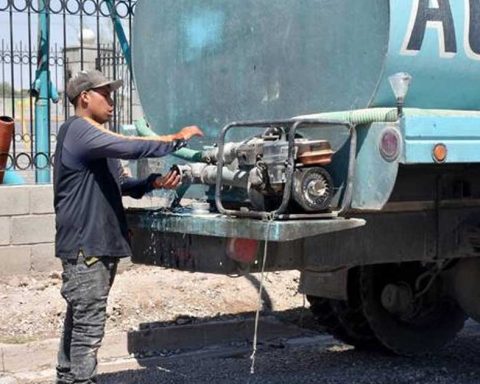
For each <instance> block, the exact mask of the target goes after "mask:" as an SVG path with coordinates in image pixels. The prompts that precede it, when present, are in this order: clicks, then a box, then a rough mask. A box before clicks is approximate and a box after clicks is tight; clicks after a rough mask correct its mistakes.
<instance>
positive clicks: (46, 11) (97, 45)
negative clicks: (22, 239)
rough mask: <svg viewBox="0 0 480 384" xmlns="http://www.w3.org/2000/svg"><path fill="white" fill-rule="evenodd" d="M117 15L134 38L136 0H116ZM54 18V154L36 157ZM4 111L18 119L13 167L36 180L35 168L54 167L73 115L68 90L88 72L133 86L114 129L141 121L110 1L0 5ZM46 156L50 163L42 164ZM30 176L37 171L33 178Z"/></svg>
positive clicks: (122, 98) (122, 95) (8, 0)
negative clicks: (39, 83)
mask: <svg viewBox="0 0 480 384" xmlns="http://www.w3.org/2000/svg"><path fill="white" fill-rule="evenodd" d="M111 3H112V4H113V8H112V12H115V13H116V16H117V17H118V18H119V19H120V20H121V23H122V25H123V27H124V29H125V31H126V34H127V37H130V36H131V26H132V19H133V16H134V13H135V6H136V1H135V0H112V1H111ZM41 14H43V15H48V17H49V19H50V28H49V32H50V49H49V51H48V53H47V58H48V59H47V60H48V69H49V79H50V81H51V83H52V84H53V86H54V88H55V89H56V90H57V91H58V95H59V98H58V102H54V101H53V100H50V101H49V103H48V108H49V113H48V137H49V138H50V140H49V148H48V151H47V153H36V152H35V140H36V137H35V124H36V121H35V102H36V99H35V93H34V92H32V89H33V84H34V82H35V79H36V71H37V68H38V65H39V63H38V61H39V60H38V57H39V55H40V53H39V52H38V47H39V44H40V42H39V36H40V32H39V29H40V28H39V25H41V24H40V21H39V17H40V15H41ZM0 25H1V28H0V42H1V45H0V113H1V114H2V115H7V116H10V117H12V118H13V119H14V120H15V129H14V134H13V137H12V143H11V150H10V153H9V156H8V158H9V160H8V162H7V166H6V168H7V170H8V169H10V170H14V171H15V172H22V175H25V178H26V179H27V180H26V182H29V183H31V182H34V180H33V178H34V177H33V174H34V171H35V170H36V169H38V168H42V167H50V166H51V165H52V164H53V161H54V159H53V156H52V154H53V152H54V148H55V143H56V134H57V132H58V129H59V127H60V125H61V124H62V123H63V122H64V121H65V120H66V119H67V118H68V117H69V116H70V115H71V114H72V113H73V109H72V106H71V105H69V103H68V99H67V98H66V95H65V92H64V89H65V85H66V83H67V81H68V79H69V78H70V77H71V76H73V75H74V74H75V73H76V72H77V71H79V70H83V69H93V68H96V69H99V70H101V71H103V72H104V74H105V75H106V76H107V77H109V78H111V79H117V78H122V79H123V80H124V84H125V86H124V87H123V88H121V89H120V90H119V91H117V92H116V93H115V95H114V103H115V111H114V116H113V119H112V122H111V124H112V129H114V130H118V127H119V126H121V125H122V124H131V123H132V122H133V120H134V119H136V118H138V117H139V116H141V110H140V106H139V104H138V102H137V101H136V100H137V96H136V92H135V88H134V84H133V81H132V78H131V74H130V72H129V70H128V66H127V64H126V61H125V58H124V57H123V55H122V52H121V49H120V46H119V43H118V41H117V36H116V35H115V32H114V29H113V26H112V23H111V12H110V8H109V6H108V4H107V1H105V0H0ZM39 159H44V160H45V159H48V161H47V162H45V161H38V160H39ZM28 171H29V172H30V174H28Z"/></svg>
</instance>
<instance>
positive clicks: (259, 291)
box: [250, 215, 275, 375]
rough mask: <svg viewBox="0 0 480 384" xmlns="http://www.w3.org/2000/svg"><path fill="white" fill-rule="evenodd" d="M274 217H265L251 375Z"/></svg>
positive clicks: (253, 371) (252, 366)
mask: <svg viewBox="0 0 480 384" xmlns="http://www.w3.org/2000/svg"><path fill="white" fill-rule="evenodd" d="M274 219H275V215H268V216H267V217H266V218H265V221H266V222H267V225H266V226H265V243H264V247H263V261H262V269H261V275H260V287H259V289H258V302H257V304H258V305H257V311H256V313H255V326H254V333H253V346H252V354H251V355H250V360H251V362H252V363H251V365H250V374H251V375H253V374H254V373H255V357H256V354H257V342H258V323H259V320H260V311H261V309H262V308H263V302H262V293H263V284H264V278H265V265H266V261H267V251H268V235H269V233H270V224H271V223H272V221H273V220H274Z"/></svg>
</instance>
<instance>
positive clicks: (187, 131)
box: [176, 125, 203, 140]
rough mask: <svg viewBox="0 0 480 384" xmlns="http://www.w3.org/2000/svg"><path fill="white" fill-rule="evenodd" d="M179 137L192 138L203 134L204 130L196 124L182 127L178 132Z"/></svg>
mask: <svg viewBox="0 0 480 384" xmlns="http://www.w3.org/2000/svg"><path fill="white" fill-rule="evenodd" d="M176 136H178V138H180V139H183V140H190V139H191V138H192V137H193V136H203V132H202V130H201V129H200V128H198V127H197V126H196V125H191V126H189V127H185V128H182V129H181V130H180V131H179V132H178V133H177V134H176Z"/></svg>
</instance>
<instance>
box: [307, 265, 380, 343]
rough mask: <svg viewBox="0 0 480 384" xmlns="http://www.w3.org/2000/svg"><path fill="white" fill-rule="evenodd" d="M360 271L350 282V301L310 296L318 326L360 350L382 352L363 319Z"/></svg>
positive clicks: (353, 274)
mask: <svg viewBox="0 0 480 384" xmlns="http://www.w3.org/2000/svg"><path fill="white" fill-rule="evenodd" d="M358 278H359V274H358V270H351V271H350V273H349V278H348V300H332V299H326V298H322V297H315V296H307V298H308V300H309V302H310V309H311V311H312V312H313V314H314V316H315V318H316V319H317V321H318V323H319V325H320V326H321V327H322V328H323V329H324V330H325V331H326V332H328V333H330V334H331V335H333V336H334V337H335V338H336V339H338V340H340V341H342V342H344V343H347V344H350V345H353V346H355V347H357V348H369V349H370V348H379V347H380V346H381V344H380V343H379V342H378V340H377V338H376V336H375V334H374V333H373V331H372V330H371V328H370V325H369V324H368V321H367V319H366V318H365V316H364V315H363V306H362V302H361V297H360V286H359V280H358Z"/></svg>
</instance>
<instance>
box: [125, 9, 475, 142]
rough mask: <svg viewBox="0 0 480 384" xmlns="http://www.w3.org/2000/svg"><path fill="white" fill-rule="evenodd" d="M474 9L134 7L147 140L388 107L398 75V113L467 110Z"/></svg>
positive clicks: (471, 94) (470, 95)
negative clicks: (193, 127)
mask: <svg viewBox="0 0 480 384" xmlns="http://www.w3.org/2000/svg"><path fill="white" fill-rule="evenodd" d="M477 3H478V2H474V1H460V0H458V1H457V0H455V1H453V0H451V1H448V0H444V1H429V0H390V1H387V0H335V1H332V0H302V1H299V0H277V1H274V0H183V1H178V0H162V1H147V0H140V1H139V2H138V4H137V8H136V16H135V22H134V28H133V66H134V74H135V80H136V83H137V87H138V90H139V94H140V100H141V103H142V106H143V108H144V111H145V114H146V116H147V119H148V120H149V122H150V124H151V125H152V126H153V128H154V129H155V130H156V131H157V132H158V133H161V132H162V133H165V132H172V131H176V130H177V129H178V128H180V127H182V126H184V125H189V124H192V123H196V124H198V125H201V126H202V128H204V129H205V130H206V131H207V133H208V134H209V135H210V136H216V135H217V133H218V130H219V129H220V128H221V127H222V126H223V125H224V124H226V123H228V122H230V121H235V120H252V119H255V120H257V119H283V118H290V117H292V116H295V115H302V114H309V113H317V112H325V111H336V110H345V109H356V108H365V107H370V106H393V105H395V100H394V97H393V93H392V91H391V89H390V86H389V84H388V76H390V75H392V74H394V73H395V72H399V71H402V72H409V73H410V74H411V75H412V77H413V82H412V85H411V89H410V92H409V94H408V96H407V100H406V104H407V106H411V107H418V108H443V109H469V110H470V109H477V107H478V105H479V103H480V87H479V84H478V80H479V79H480V61H479V59H480V27H478V26H476V25H475V23H470V18H472V19H473V18H474V16H475V15H477V14H479V12H480V9H479V8H480V5H476V4H477ZM470 7H471V8H470ZM476 52H478V53H476Z"/></svg>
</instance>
